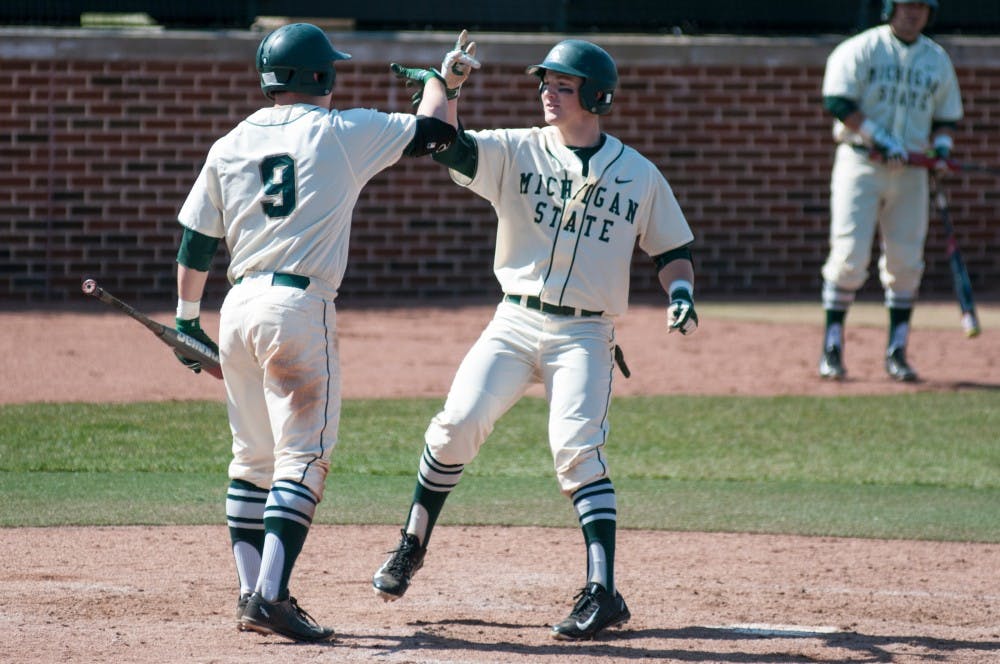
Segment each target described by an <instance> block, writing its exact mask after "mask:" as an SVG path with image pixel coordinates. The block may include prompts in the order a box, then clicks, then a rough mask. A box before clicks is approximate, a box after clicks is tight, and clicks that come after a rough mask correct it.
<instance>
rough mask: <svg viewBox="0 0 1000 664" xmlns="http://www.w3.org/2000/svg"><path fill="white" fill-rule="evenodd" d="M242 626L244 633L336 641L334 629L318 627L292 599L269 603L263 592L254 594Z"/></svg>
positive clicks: (294, 639) (299, 639)
mask: <svg viewBox="0 0 1000 664" xmlns="http://www.w3.org/2000/svg"><path fill="white" fill-rule="evenodd" d="M240 625H242V629H243V630H244V631H251V632H258V633H259V634H277V635H279V636H283V637H285V638H286V639H291V640H292V641H329V640H330V639H332V638H333V630H332V629H330V628H329V627H323V626H321V625H319V624H317V623H316V621H315V620H314V619H313V617H312V616H311V615H309V614H308V613H306V612H305V610H304V609H302V608H301V607H300V606H299V605H298V602H296V601H295V598H294V597H291V596H289V597H287V598H286V599H283V600H279V601H277V602H268V601H267V600H266V599H264V597H263V596H261V594H260V593H254V594H253V595H251V596H250V601H248V602H247V607H246V609H244V610H243V618H242V619H241V620H240Z"/></svg>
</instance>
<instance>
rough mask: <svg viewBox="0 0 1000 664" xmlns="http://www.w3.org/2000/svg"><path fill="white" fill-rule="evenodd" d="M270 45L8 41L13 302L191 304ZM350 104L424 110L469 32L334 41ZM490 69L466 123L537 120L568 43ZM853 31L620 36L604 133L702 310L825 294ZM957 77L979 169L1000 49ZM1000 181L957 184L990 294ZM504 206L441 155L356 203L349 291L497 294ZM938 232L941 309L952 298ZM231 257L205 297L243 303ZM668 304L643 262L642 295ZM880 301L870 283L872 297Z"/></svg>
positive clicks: (504, 46) (7, 176) (495, 47)
mask: <svg viewBox="0 0 1000 664" xmlns="http://www.w3.org/2000/svg"><path fill="white" fill-rule="evenodd" d="M260 37H261V35H260V34H254V33H186V32H180V33H173V32H168V33H155V32H154V33H121V32H102V31H94V32H87V31H77V30H72V31H71V30H65V31H52V30H49V31H46V30H35V31H28V30H11V29H6V30H4V29H0V62H2V63H3V67H0V88H2V89H3V90H5V91H6V93H5V94H4V95H3V98H2V99H0V201H2V205H0V304H4V303H6V304H8V305H9V304H29V305H38V304H43V303H61V302H76V301H78V298H79V284H80V280H81V279H82V278H83V277H84V276H95V277H96V278H98V279H99V280H100V281H101V283H102V284H105V285H106V287H107V288H108V289H109V290H112V292H116V293H118V294H120V295H121V296H123V297H126V298H129V299H132V300H136V301H138V302H140V303H141V302H150V303H151V302H157V303H161V302H169V301H172V299H173V297H174V257H175V255H176V247H177V241H178V238H179V227H178V225H177V223H176V220H175V217H176V213H177V210H178V209H179V207H180V205H181V203H182V201H183V199H184V197H185V195H186V194H187V191H188V189H189V187H190V186H191V183H192V182H193V180H194V178H195V176H196V175H197V172H198V170H199V168H200V166H201V163H202V160H203V158H204V156H205V153H206V152H207V150H208V148H209V146H210V145H211V144H212V142H213V141H214V140H215V139H216V138H217V137H218V136H220V135H222V134H223V133H225V132H226V131H228V130H229V129H230V128H231V127H232V126H233V125H234V124H235V123H236V122H238V121H239V120H240V119H241V118H242V117H244V116H245V115H247V114H249V113H250V112H252V111H253V110H254V109H256V108H258V107H259V106H261V105H263V103H264V98H263V97H262V96H261V94H260V91H259V88H258V86H257V82H256V76H255V73H254V71H253V64H252V63H253V54H254V51H255V49H256V46H257V43H258V42H259V39H260ZM333 38H334V42H335V44H336V45H337V46H338V48H341V49H343V50H346V51H348V52H351V53H352V54H353V55H354V56H355V57H354V59H353V60H352V61H351V62H350V63H344V64H342V65H341V66H340V67H339V74H338V87H337V90H338V91H337V105H338V107H340V108H349V107H354V106H367V107H377V108H380V109H382V110H407V109H408V108H409V106H408V95H409V93H408V92H407V91H406V90H405V89H403V88H402V86H400V85H398V84H396V82H395V81H394V80H393V79H392V78H391V76H390V75H389V74H388V71H387V67H386V63H387V62H389V61H401V62H406V63H412V64H421V65H431V64H435V63H436V62H437V61H438V60H439V59H440V56H441V54H442V53H443V52H444V50H446V48H447V47H448V46H450V43H451V40H452V39H453V36H452V35H442V34H437V33H401V34H399V35H397V36H396V37H395V38H392V39H390V38H389V37H386V36H385V35H364V34H334V35H333ZM476 38H477V39H478V41H479V43H480V55H481V56H482V59H483V61H484V62H485V67H484V69H483V70H481V71H479V72H477V73H476V74H475V75H474V76H473V78H472V80H471V81H470V83H469V84H468V86H467V87H466V89H465V90H464V92H463V97H462V104H463V113H462V115H463V120H464V122H465V124H466V126H468V127H470V128H484V127H494V126H507V127H517V126H527V125H530V124H536V123H538V122H540V120H541V116H540V113H539V109H538V104H537V100H536V97H535V83H534V79H533V78H532V77H529V76H526V75H525V74H524V67H525V65H527V64H532V63H534V62H535V61H539V60H540V59H541V57H542V56H543V55H544V54H545V52H546V51H547V50H548V48H549V47H550V46H551V44H552V42H553V41H554V40H553V39H552V38H551V37H546V36H544V35H542V36H539V35H499V34H497V35H482V36H479V35H477V36H476ZM839 39H840V38H839V37H822V38H800V39H789V38H786V39H755V38H723V37H715V38H685V37H669V36H663V37H608V38H606V39H601V40H599V41H601V43H602V44H603V45H604V46H606V47H607V48H608V50H610V51H611V52H612V53H613V54H614V55H615V57H616V58H617V60H618V64H619V68H620V74H621V88H620V93H619V95H618V97H617V98H616V101H615V108H614V111H613V113H612V114H611V115H610V116H608V117H607V118H606V120H605V122H604V127H605V129H606V130H607V131H608V132H610V133H612V134H615V135H617V136H618V137H620V138H621V139H622V140H624V141H625V142H626V143H629V144H631V145H632V146H634V147H636V148H637V149H639V150H640V151H641V152H643V153H644V154H645V155H646V156H647V157H649V158H650V159H651V160H652V161H653V162H655V163H656V164H657V165H659V166H660V168H661V169H662V171H663V173H664V174H665V176H666V177H667V179H668V180H669V181H670V183H671V185H672V186H673V188H674V191H675V193H676V195H677V197H678V199H679V200H680V203H681V205H682V207H683V209H684V210H685V213H686V214H687V217H688V220H689V221H690V223H691V225H692V227H693V229H694V231H695V235H696V237H697V245H696V248H695V256H696V268H697V272H698V291H699V294H700V297H702V298H704V297H713V298H717V299H722V298H727V297H787V298H808V299H816V298H817V297H818V289H819V284H820V279H819V276H818V272H819V266H820V264H821V262H822V260H823V258H824V256H825V252H826V234H827V223H828V219H827V198H828V196H827V193H828V181H829V170H830V165H831V158H832V147H831V144H830V141H829V121H828V119H827V118H826V117H824V115H823V112H822V109H821V107H820V95H819V86H820V81H821V78H822V73H823V63H824V61H825V58H826V55H827V54H828V53H829V51H830V49H831V48H832V47H833V45H835V44H836V43H837V41H839ZM942 41H943V43H944V44H945V45H946V46H947V47H948V48H949V51H950V52H952V55H953V58H954V60H955V64H956V68H957V70H958V72H959V76H960V79H961V85H962V89H963V97H964V100H965V105H966V114H967V120H966V121H965V122H964V123H963V125H962V127H961V130H960V132H959V134H958V137H957V145H958V150H957V155H956V156H957V157H958V158H960V159H961V160H963V161H972V162H980V163H986V164H991V165H1000V155H998V154H997V146H1000V59H998V58H1000V56H998V55H997V53H998V49H997V46H998V45H1000V40H988V39H979V40H976V39H972V38H964V39H961V38H953V39H950V40H944V39H943V40H942ZM998 185H1000V178H997V177H993V176H985V175H972V174H966V175H962V176H960V177H955V178H954V179H953V180H952V181H951V184H950V188H949V191H950V198H951V203H952V208H953V209H952V214H953V218H954V221H955V222H956V223H957V225H958V226H959V228H960V235H961V238H960V240H961V243H962V248H963V252H964V254H965V257H966V261H967V263H968V264H969V268H970V271H971V272H972V276H973V281H974V286H975V288H976V290H977V292H978V293H980V294H981V296H982V297H989V296H990V295H991V294H997V292H998V286H997V285H998V284H1000V257H998V252H997V251H995V250H994V249H995V248H996V247H998V246H1000V224H998V223H996V220H997V218H998V217H1000V186H998ZM493 229H494V215H493V212H492V210H491V208H490V206H489V205H488V204H487V203H486V202H485V201H483V200H482V199H479V198H478V197H476V196H475V195H473V194H471V193H469V192H467V191H465V190H463V189H461V188H459V187H458V186H456V185H454V184H452V183H451V181H450V180H449V179H448V177H447V175H446V173H445V170H444V169H443V168H442V167H440V166H439V165H437V164H434V163H433V162H431V161H430V160H429V159H420V160H410V159H404V160H402V161H401V162H400V163H399V164H397V165H395V166H393V167H392V168H390V169H389V170H387V171H385V172H383V173H381V174H379V175H378V176H377V177H376V178H375V179H374V180H373V181H372V182H371V183H370V184H369V186H368V188H367V189H366V190H365V192H364V193H363V195H362V197H361V199H360V201H359V203H358V206H357V208H356V213H355V218H354V228H353V236H352V246H351V261H350V265H349V266H348V271H347V276H346V280H345V282H344V285H343V289H342V298H344V299H345V300H347V299H349V298H350V299H353V300H357V301H371V300H376V299H387V298H388V299H393V300H397V299H400V298H416V299H422V300H433V299H434V298H442V297H472V298H483V299H488V298H493V297H495V296H496V294H497V286H496V284H495V281H494V279H493V276H492V249H493ZM943 245H944V242H943V238H942V235H941V232H940V230H939V229H938V228H937V227H936V226H935V227H934V229H933V230H932V232H931V235H930V238H929V241H928V249H927V259H928V266H927V272H926V275H925V280H924V291H923V292H924V294H925V296H928V297H948V296H949V294H950V277H949V274H948V267H947V262H946V260H945V258H944V248H943ZM225 265H226V256H225V255H224V252H223V251H220V253H219V255H218V257H217V259H216V262H215V266H214V267H213V271H212V277H211V280H210V282H209V288H208V292H207V295H206V298H207V299H209V300H213V299H214V300H217V299H220V298H221V296H222V295H223V294H224V292H225V290H226V287H227V286H226V283H225V280H224V276H223V275H224V271H225ZM657 291H658V286H657V285H656V282H655V278H654V276H653V273H652V269H651V266H650V263H649V260H648V259H647V258H646V257H645V256H643V255H642V254H641V253H637V255H636V259H635V261H634V267H633V293H634V294H635V295H637V296H640V297H641V296H643V295H653V294H655V293H656V292H657ZM868 295H870V296H871V297H873V298H874V297H878V296H879V288H878V286H877V283H876V282H875V280H874V279H873V280H870V281H869V283H868V284H867V285H866V287H865V289H864V292H863V293H862V296H863V297H865V296H868Z"/></svg>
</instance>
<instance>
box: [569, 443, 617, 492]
mask: <svg viewBox="0 0 1000 664" xmlns="http://www.w3.org/2000/svg"><path fill="white" fill-rule="evenodd" d="M608 473H609V468H608V462H607V459H605V458H604V455H603V454H601V452H600V449H598V448H590V449H587V450H563V451H562V452H560V453H558V454H556V477H557V478H558V479H559V490H560V491H561V492H562V493H563V494H564V495H566V496H569V495H571V494H572V493H573V492H574V491H576V490H577V489H579V488H580V487H583V486H587V485H588V484H593V483H594V482H596V481H598V480H601V479H604V478H606V477H607V476H608Z"/></svg>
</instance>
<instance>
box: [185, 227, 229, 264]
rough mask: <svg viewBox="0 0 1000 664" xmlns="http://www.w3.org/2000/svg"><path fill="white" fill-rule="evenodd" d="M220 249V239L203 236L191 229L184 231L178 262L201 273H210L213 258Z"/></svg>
mask: <svg viewBox="0 0 1000 664" xmlns="http://www.w3.org/2000/svg"><path fill="white" fill-rule="evenodd" d="M218 247H219V238H217V237H209V236H207V235H202V234H201V233H199V232H198V231H193V230H191V229H190V228H185V229H184V235H183V236H181V246H180V249H178V250H177V262H178V263H180V264H181V265H183V266H184V267H189V268H191V269H192V270H198V271H199V272H208V269H209V268H210V267H211V266H212V257H213V256H215V250H216V249H218Z"/></svg>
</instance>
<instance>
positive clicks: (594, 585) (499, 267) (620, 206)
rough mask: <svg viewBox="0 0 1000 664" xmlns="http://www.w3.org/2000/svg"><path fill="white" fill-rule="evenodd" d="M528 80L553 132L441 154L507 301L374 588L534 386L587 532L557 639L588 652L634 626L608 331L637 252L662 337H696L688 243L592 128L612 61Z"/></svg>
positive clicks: (657, 185) (670, 212) (493, 133)
mask: <svg viewBox="0 0 1000 664" xmlns="http://www.w3.org/2000/svg"><path fill="white" fill-rule="evenodd" d="M463 48H464V49H465V50H467V51H472V50H473V45H472V44H463V43H462V42H461V41H460V42H459V44H457V48H456V50H453V51H451V52H450V53H449V54H447V55H446V56H445V59H444V62H443V65H442V71H443V72H444V75H445V77H446V79H447V81H448V87H449V88H450V89H453V90H455V91H456V92H455V93H454V94H453V95H451V96H454V97H456V98H457V91H458V89H459V87H460V86H461V85H462V83H463V82H464V81H465V78H466V77H467V76H468V74H469V67H468V66H462V65H461V64H460V66H459V67H458V68H455V67H454V66H453V65H454V62H455V59H456V58H458V57H460V54H461V52H462V50H463ZM393 69H394V71H396V72H397V74H399V75H400V76H402V77H404V78H411V79H414V80H418V81H419V80H422V79H423V78H424V77H425V76H427V72H426V71H425V70H413V69H407V68H405V67H400V66H398V65H393ZM528 73H529V74H532V75H534V76H537V77H538V82H539V88H538V95H539V102H540V105H541V111H542V113H543V115H544V120H545V123H546V125H548V126H545V127H543V128H538V127H533V128H530V129H496V130H483V131H462V132H460V133H459V137H458V140H457V141H456V142H455V143H454V144H453V145H452V147H451V148H450V149H449V150H447V151H444V152H440V153H438V154H436V155H435V156H434V158H435V160H437V161H440V162H442V163H444V164H446V165H447V166H448V167H449V168H450V173H451V176H452V178H453V179H454V180H455V181H456V182H457V183H459V184H461V185H463V186H466V187H468V188H469V189H471V190H472V191H473V192H475V193H476V194H478V195H479V196H482V197H483V198H485V199H486V200H488V201H489V202H490V203H491V204H492V205H493V207H494V208H495V210H496V212H497V241H496V255H495V258H494V272H495V273H496V277H497V279H498V281H499V282H500V286H501V287H502V289H503V292H504V296H503V298H502V300H501V302H500V304H499V305H498V306H497V309H496V313H495V315H494V317H493V320H492V321H491V322H490V323H489V325H488V326H487V327H486V329H485V330H484V331H483V332H482V335H481V336H480V337H479V340H478V341H476V343H475V344H474V345H473V346H472V348H471V349H470V350H469V351H468V353H467V354H466V356H465V358H464V359H463V360H462V363H461V365H460V366H459V368H458V371H457V373H456V374H455V377H454V380H453V382H452V386H451V389H450V390H449V392H448V398H447V401H446V403H445V405H444V408H443V409H442V410H441V411H440V412H439V413H438V414H437V415H436V416H435V417H434V418H433V420H432V421H431V423H430V426H429V427H428V428H427V431H426V434H425V437H424V442H425V446H424V450H423V454H422V456H421V459H420V462H419V469H418V474H417V484H416V490H415V494H414V499H413V502H412V504H411V506H410V509H409V513H408V517H407V519H406V522H405V524H404V526H403V531H402V538H401V540H400V543H399V546H398V548H397V549H396V550H395V551H394V552H392V554H391V555H390V557H389V558H388V560H386V562H385V564H384V565H382V567H381V568H380V569H379V570H378V571H377V572H376V573H375V575H374V577H373V580H372V583H373V585H374V588H375V590H376V592H377V593H378V594H380V595H381V596H382V597H383V598H384V599H387V600H394V599H398V598H399V597H402V596H403V594H404V593H405V592H406V590H407V588H408V587H409V584H410V580H411V577H412V576H413V574H414V573H415V572H416V571H417V570H418V569H419V568H420V567H421V565H422V564H423V560H424V556H425V553H426V551H427V546H428V543H429V541H430V537H431V531H432V529H433V527H434V523H435V521H436V520H437V518H438V515H439V514H440V512H441V509H442V507H443V506H444V502H445V499H446V498H447V497H448V495H449V493H450V492H451V491H452V490H453V489H454V488H455V486H456V485H457V484H458V483H459V480H460V479H461V477H462V473H463V470H464V468H465V467H466V465H467V464H469V463H471V462H472V460H473V459H474V458H475V457H476V455H477V453H478V452H479V450H480V447H481V446H482V445H483V443H484V442H485V441H486V438H487V436H488V435H489V433H490V432H491V431H492V429H493V426H494V424H495V423H496V421H497V420H498V419H499V418H500V417H501V416H502V415H503V414H504V413H505V412H506V411H507V410H508V409H510V408H511V407H512V406H513V405H514V404H515V403H516V402H517V401H518V399H520V398H521V396H522V395H523V394H524V393H525V390H526V389H527V388H528V387H529V386H530V385H531V384H533V383H542V384H543V385H544V387H545V396H546V399H547V401H548V405H549V425H548V431H547V434H548V442H549V448H550V451H551V454H552V459H553V462H554V466H555V472H556V476H557V479H558V483H559V488H560V489H561V491H562V493H563V494H564V495H565V496H566V497H567V498H568V499H569V500H570V501H571V502H572V505H573V509H574V511H575V513H576V516H577V518H578V520H579V523H580V527H581V530H582V531H583V539H584V543H585V556H584V559H585V561H586V568H585V569H586V574H585V576H584V582H583V588H582V590H580V592H579V593H578V594H577V596H576V600H577V601H576V604H575V606H574V607H573V609H572V610H571V611H570V614H569V616H568V617H567V618H566V619H565V620H563V621H561V622H559V623H557V624H556V625H554V626H553V628H552V635H553V636H554V637H555V638H558V639H588V638H591V637H593V636H594V635H596V634H597V633H599V632H600V631H601V630H603V629H605V628H608V627H612V626H615V625H620V624H622V623H624V622H626V621H627V620H629V618H630V613H629V609H628V607H627V606H626V604H625V600H624V599H623V597H622V595H621V593H619V592H618V590H617V588H616V584H615V577H614V564H615V533H616V519H617V501H616V497H615V488H614V485H613V484H612V481H611V476H610V469H609V466H608V458H607V454H606V451H605V444H606V443H607V438H608V430H609V429H608V411H609V408H610V403H611V389H612V373H613V368H614V357H615V351H616V349H617V347H616V345H615V324H614V319H615V316H618V315H620V314H623V313H624V312H625V310H626V307H627V301H628V291H629V276H630V266H631V263H632V255H633V251H634V248H635V245H636V243H638V245H639V247H640V248H641V249H642V250H643V251H645V252H646V253H647V254H649V255H650V256H651V257H652V261H653V265H654V266H655V270H656V271H657V273H658V275H659V280H660V283H661V284H662V285H663V288H664V290H665V291H666V292H667V293H668V294H669V297H670V302H669V304H668V306H667V307H666V316H665V317H664V322H665V323H666V326H665V327H666V329H665V331H669V332H674V331H677V332H680V334H681V335H686V334H691V333H693V332H694V331H695V330H696V329H697V326H698V317H697V315H696V314H695V311H694V305H693V300H692V293H693V290H694V288H693V281H694V269H693V266H692V263H691V253H690V251H689V249H688V245H690V244H691V242H692V240H693V235H692V233H691V229H690V228H689V227H688V223H687V221H686V220H685V218H684V215H683V213H682V212H681V209H680V206H679V205H678V203H677V199H676V198H675V197H674V194H673V192H672V191H671V189H670V186H669V185H668V184H667V181H666V180H665V179H664V178H663V175H661V173H660V171H659V170H658V169H657V168H656V166H654V165H653V164H652V163H651V162H650V161H648V160H647V159H645V158H644V157H643V156H642V155H640V154H639V153H638V152H636V151H635V150H633V149H632V148H630V147H628V146H626V145H624V144H623V143H622V142H621V141H620V140H618V139H617V138H615V137H613V136H610V135H608V134H605V133H603V132H602V131H601V123H600V116H601V115H604V114H606V113H608V112H610V111H611V106H612V101H613V96H614V93H615V88H616V87H617V84H618V72H617V69H616V66H615V62H614V60H613V59H612V58H611V56H610V55H609V54H608V53H607V52H605V51H604V50H603V49H601V48H600V47H599V46H597V45H596V44H592V43H590V42H586V41H580V40H566V41H563V42H560V43H558V44H556V46H555V47H554V48H552V50H551V51H549V53H548V55H547V56H546V57H545V59H544V61H543V62H541V63H540V64H537V65H534V66H532V67H530V68H529V69H528ZM457 105H458V102H457V99H456V100H455V101H451V102H449V113H450V118H451V120H452V121H454V122H457V114H458V110H457ZM622 366H623V365H622ZM649 370H650V371H667V370H669V369H668V367H666V366H664V367H650V368H649ZM623 371H625V370H624V368H623ZM511 564H514V565H516V564H517V561H516V554H514V559H512V560H511Z"/></svg>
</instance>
